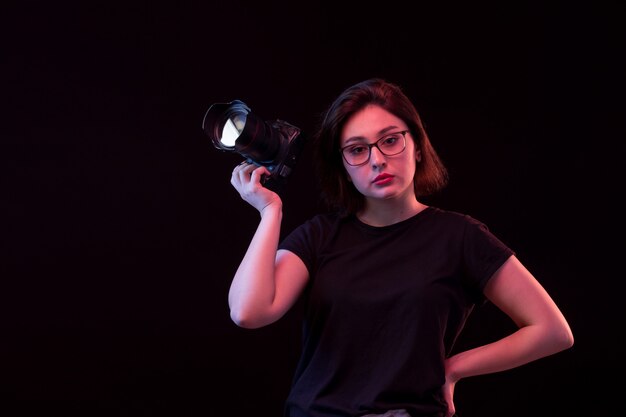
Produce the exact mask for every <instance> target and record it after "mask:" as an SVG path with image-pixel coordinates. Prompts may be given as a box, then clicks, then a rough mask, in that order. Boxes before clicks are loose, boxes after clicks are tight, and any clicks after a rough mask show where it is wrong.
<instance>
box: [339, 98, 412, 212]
mask: <svg viewBox="0 0 626 417" xmlns="http://www.w3.org/2000/svg"><path fill="white" fill-rule="evenodd" d="M406 130H408V128H407V125H406V123H404V122H403V121H402V120H401V119H399V118H398V117H396V116H394V115H393V114H391V113H389V112H388V111H386V110H384V109H383V108H382V107H379V106H376V105H369V106H367V107H365V108H364V109H362V110H361V111H359V112H357V113H355V114H354V115H353V116H352V117H351V118H350V119H348V121H347V122H346V124H345V125H344V127H343V130H342V131H341V140H340V147H341V148H343V147H345V146H348V145H354V144H360V145H369V144H372V143H375V142H377V141H378V140H379V139H381V138H385V137H386V135H388V134H393V133H397V132H401V131H406ZM405 137H406V148H405V149H404V151H402V152H400V153H398V154H396V155H392V156H386V155H384V154H383V153H382V152H381V151H380V150H379V149H378V148H377V147H375V146H372V148H371V150H370V159H369V161H367V162H366V163H365V164H363V165H359V166H351V165H349V164H348V163H347V162H346V160H345V159H342V160H343V165H344V167H345V169H346V173H347V174H348V179H349V180H350V181H351V182H352V183H353V184H354V186H355V187H356V189H357V190H358V191H359V192H360V193H361V194H363V195H364V196H365V198H366V199H367V200H371V199H393V198H402V197H407V198H412V199H415V193H414V190H413V175H414V173H415V163H416V162H415V161H416V160H418V161H419V160H420V159H421V155H420V152H419V150H416V149H415V143H414V142H413V137H412V136H411V133H410V132H407V133H406V136H405ZM379 143H380V142H379ZM361 149H363V148H361ZM365 152H367V148H365Z"/></svg>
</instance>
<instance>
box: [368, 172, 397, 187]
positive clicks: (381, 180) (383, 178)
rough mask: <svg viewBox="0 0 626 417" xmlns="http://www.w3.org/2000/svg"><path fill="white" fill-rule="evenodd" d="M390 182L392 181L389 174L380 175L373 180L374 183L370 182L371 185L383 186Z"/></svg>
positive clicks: (391, 176)
mask: <svg viewBox="0 0 626 417" xmlns="http://www.w3.org/2000/svg"><path fill="white" fill-rule="evenodd" d="M392 180H393V175H390V174H380V175H378V176H377V177H376V178H374V181H372V184H376V185H384V184H388V183H389V182H391V181H392Z"/></svg>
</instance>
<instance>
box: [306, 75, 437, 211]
mask: <svg viewBox="0 0 626 417" xmlns="http://www.w3.org/2000/svg"><path fill="white" fill-rule="evenodd" d="M369 104H374V105H377V106H380V107H382V108H383V109H385V110H386V111H388V112H390V113H391V114H393V115H395V116H396V117H398V118H400V119H402V120H403V121H404V122H405V123H406V124H407V126H408V128H409V131H410V132H411V137H412V138H413V141H414V142H415V146H416V149H419V150H420V151H421V156H422V158H421V161H420V162H419V163H417V164H416V168H415V174H414V177H413V184H414V188H415V195H416V197H422V196H427V195H430V194H433V193H435V192H437V191H439V190H441V189H442V188H444V187H445V185H446V184H447V182H448V173H447V169H446V167H445V166H444V164H443V162H442V161H441V159H440V158H439V156H438V155H437V152H436V151H435V149H434V148H433V146H432V145H431V143H430V140H429V138H428V135H427V134H426V131H425V130H424V126H423V125H422V120H421V117H420V115H419V113H418V112H417V109H416V108H415V106H414V105H413V103H412V102H411V100H409V98H408V97H407V96H406V95H405V94H404V92H403V91H402V89H401V88H400V87H399V86H397V85H396V84H393V83H390V82H387V81H385V80H383V79H380V78H372V79H369V80H365V81H362V82H360V83H358V84H355V85H353V86H351V87H349V88H347V89H346V90H344V91H343V92H342V93H341V94H340V95H339V97H337V98H336V99H335V101H333V102H332V104H331V105H330V107H329V108H328V109H327V110H326V112H325V113H324V114H323V116H322V118H321V122H320V126H319V128H318V130H317V133H316V134H315V135H314V141H315V160H314V164H315V168H316V170H317V173H318V179H319V185H320V188H321V191H322V198H323V199H324V201H325V203H326V204H327V205H328V206H329V208H332V209H339V210H341V211H343V212H345V213H356V212H357V211H359V210H360V209H361V208H362V207H363V205H364V203H365V198H364V197H363V195H362V194H361V193H360V192H359V191H358V190H357V189H356V188H355V187H354V185H353V184H352V183H351V182H350V181H348V176H347V173H346V172H345V169H344V166H343V162H342V160H341V153H340V152H339V146H340V135H341V130H342V129H343V126H344V124H345V123H346V121H347V120H348V119H349V118H350V117H351V116H352V115H353V114H355V113H356V112H358V111H360V110H362V109H363V108H364V107H366V106H367V105H369Z"/></svg>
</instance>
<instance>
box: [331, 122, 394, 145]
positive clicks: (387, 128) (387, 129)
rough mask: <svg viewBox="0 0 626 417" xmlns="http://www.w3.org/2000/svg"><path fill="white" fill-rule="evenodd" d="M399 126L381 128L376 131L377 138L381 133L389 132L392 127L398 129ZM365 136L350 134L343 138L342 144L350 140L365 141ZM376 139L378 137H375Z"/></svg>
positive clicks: (350, 141) (346, 143)
mask: <svg viewBox="0 0 626 417" xmlns="http://www.w3.org/2000/svg"><path fill="white" fill-rule="evenodd" d="M399 128H400V127H399V126H395V125H392V126H387V127H385V128H383V129H381V130H379V131H378V133H377V134H376V135H377V136H378V138H379V139H380V137H381V136H382V135H384V134H385V133H387V132H389V131H390V130H394V129H399ZM366 140H367V138H366V137H365V136H351V137H349V138H348V139H346V140H345V142H344V143H343V146H346V145H349V144H350V143H352V142H361V141H366ZM377 140H378V139H377Z"/></svg>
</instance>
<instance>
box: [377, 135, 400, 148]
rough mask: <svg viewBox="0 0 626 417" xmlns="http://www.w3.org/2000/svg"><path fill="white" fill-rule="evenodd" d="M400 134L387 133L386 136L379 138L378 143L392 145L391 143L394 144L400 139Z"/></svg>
mask: <svg viewBox="0 0 626 417" xmlns="http://www.w3.org/2000/svg"><path fill="white" fill-rule="evenodd" d="M399 136H400V135H397V134H396V135H389V136H387V137H384V138H382V139H381V140H380V143H381V145H382V146H392V145H393V144H395V143H396V142H397V141H398V140H400V137H399Z"/></svg>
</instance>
